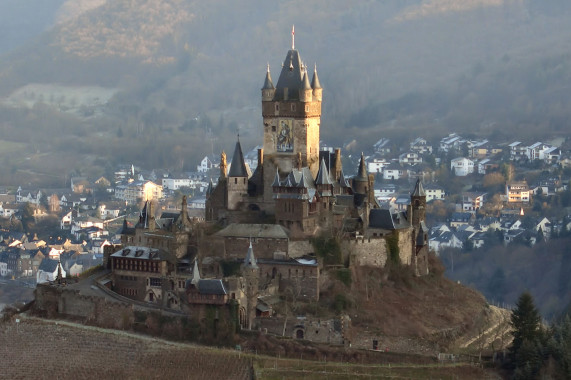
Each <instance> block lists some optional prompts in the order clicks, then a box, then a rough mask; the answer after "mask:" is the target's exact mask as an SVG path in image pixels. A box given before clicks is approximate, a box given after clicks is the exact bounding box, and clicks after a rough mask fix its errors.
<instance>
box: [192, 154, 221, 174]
mask: <svg viewBox="0 0 571 380" xmlns="http://www.w3.org/2000/svg"><path fill="white" fill-rule="evenodd" d="M215 167H217V164H215V163H214V159H213V158H212V157H208V156H204V158H203V159H202V160H201V161H200V164H199V165H197V166H196V171H197V172H199V173H206V172H207V171H209V170H210V169H212V168H215Z"/></svg>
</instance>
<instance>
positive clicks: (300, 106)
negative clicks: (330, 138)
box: [262, 31, 323, 202]
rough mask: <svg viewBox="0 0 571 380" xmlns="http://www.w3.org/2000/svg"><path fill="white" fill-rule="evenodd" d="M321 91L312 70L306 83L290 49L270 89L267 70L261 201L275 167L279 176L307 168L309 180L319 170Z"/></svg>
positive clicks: (267, 197)
mask: <svg viewBox="0 0 571 380" xmlns="http://www.w3.org/2000/svg"><path fill="white" fill-rule="evenodd" d="M322 92H323V90H322V88H321V84H320V82H319V78H318V77H317V70H316V69H315V68H314V71H313V78H312V80H311V82H310V80H309V74H308V72H307V66H306V65H305V64H304V63H303V61H302V60H301V57H300V55H299V52H298V51H297V50H295V46H294V40H293V31H292V47H291V50H289V51H288V53H287V55H286V58H285V60H284V62H283V64H282V70H281V73H280V76H279V79H278V82H277V84H276V85H275V87H274V84H273V82H272V78H271V75H270V69H269V66H268V70H267V73H266V78H265V80H264V86H263V88H262V118H263V124H264V156H265V157H264V168H263V172H264V202H270V201H271V199H272V191H271V188H272V187H271V185H272V182H273V180H274V176H275V173H276V168H277V169H278V170H279V173H280V174H282V175H285V174H288V173H290V172H291V170H292V169H294V168H296V167H297V166H298V163H297V161H298V157H301V166H303V167H309V169H310V171H311V173H312V175H313V177H314V178H315V176H316V175H317V172H318V171H319V128H320V124H321V100H322Z"/></svg>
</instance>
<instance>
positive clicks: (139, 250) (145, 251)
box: [111, 245, 173, 262]
mask: <svg viewBox="0 0 571 380" xmlns="http://www.w3.org/2000/svg"><path fill="white" fill-rule="evenodd" d="M111 257H125V258H130V259H139V260H154V261H163V260H166V261H169V262H170V261H173V260H172V259H171V258H170V255H168V253H167V252H165V251H162V250H160V249H156V248H148V247H140V246H132V245H131V246H128V247H125V248H123V249H120V250H119V251H117V252H115V253H113V254H112V255H111Z"/></svg>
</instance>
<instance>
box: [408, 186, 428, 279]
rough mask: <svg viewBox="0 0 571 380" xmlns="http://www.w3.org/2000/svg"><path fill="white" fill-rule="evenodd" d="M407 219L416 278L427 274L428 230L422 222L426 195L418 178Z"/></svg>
mask: <svg viewBox="0 0 571 380" xmlns="http://www.w3.org/2000/svg"><path fill="white" fill-rule="evenodd" d="M408 212H409V215H410V214H412V216H409V219H410V221H411V226H412V228H413V237H412V239H413V241H412V246H413V255H412V263H411V264H412V266H413V269H414V271H415V274H416V275H417V276H423V275H426V274H428V272H429V269H428V228H427V227H426V224H425V222H424V218H425V216H426V193H425V192H424V187H423V186H422V182H420V178H419V179H417V180H416V184H415V186H414V190H413V191H412V194H411V195H410V207H409V209H408Z"/></svg>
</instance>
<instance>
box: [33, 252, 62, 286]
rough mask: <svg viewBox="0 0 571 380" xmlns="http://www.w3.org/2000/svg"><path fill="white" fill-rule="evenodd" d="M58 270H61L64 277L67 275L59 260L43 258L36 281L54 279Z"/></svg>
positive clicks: (40, 282) (39, 282)
mask: <svg viewBox="0 0 571 380" xmlns="http://www.w3.org/2000/svg"><path fill="white" fill-rule="evenodd" d="M58 270H60V271H61V275H62V277H65V276H66V273H65V270H64V269H63V266H62V265H61V263H60V262H59V261H58V260H52V259H48V258H45V259H43V260H42V262H41V264H40V267H39V268H38V272H37V273H36V282H37V283H38V284H42V283H44V282H49V281H54V280H55V279H56V278H57V275H58Z"/></svg>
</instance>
